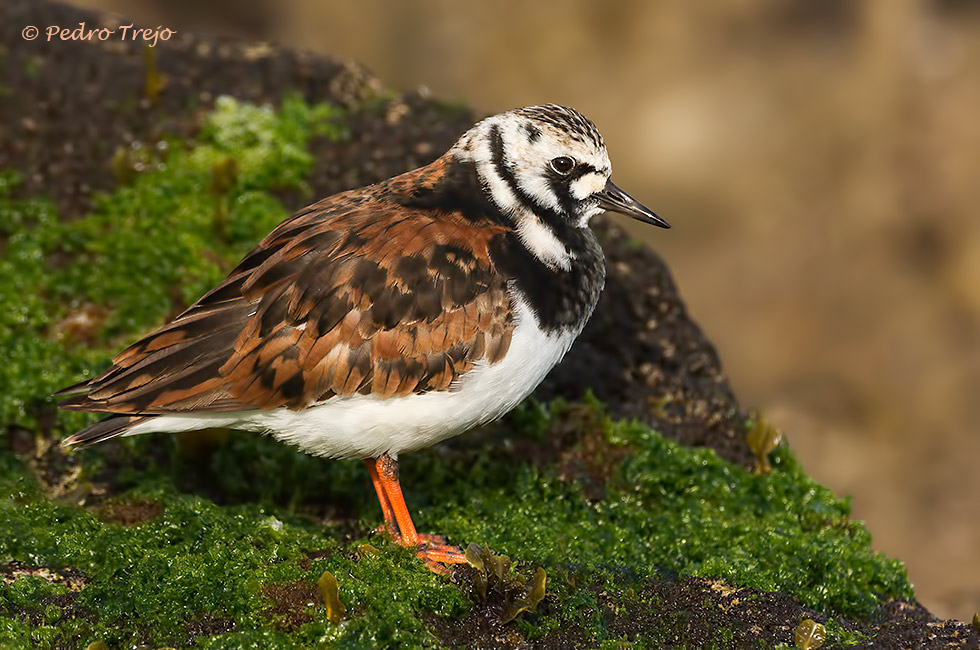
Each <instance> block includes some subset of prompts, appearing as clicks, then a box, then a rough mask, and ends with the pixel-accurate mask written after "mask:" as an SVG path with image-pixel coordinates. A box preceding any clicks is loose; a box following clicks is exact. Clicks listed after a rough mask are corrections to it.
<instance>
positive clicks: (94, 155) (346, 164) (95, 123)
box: [0, 0, 977, 648]
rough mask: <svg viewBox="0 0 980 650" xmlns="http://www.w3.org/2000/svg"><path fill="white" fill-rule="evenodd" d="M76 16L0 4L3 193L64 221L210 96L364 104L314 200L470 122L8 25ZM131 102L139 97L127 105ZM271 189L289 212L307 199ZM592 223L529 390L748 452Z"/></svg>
mask: <svg viewBox="0 0 980 650" xmlns="http://www.w3.org/2000/svg"><path fill="white" fill-rule="evenodd" d="M82 20H85V21H87V22H88V23H89V24H90V25H93V24H97V23H99V21H109V22H112V21H114V20H115V19H113V18H111V17H99V16H95V15H92V14H87V13H85V12H81V11H79V10H76V9H73V8H69V7H64V6H59V5H50V4H42V3H38V2H34V1H32V0H12V1H11V0H8V1H7V2H5V3H4V4H3V5H2V7H0V44H2V47H3V48H4V51H3V56H4V59H5V67H6V70H5V76H4V78H3V84H4V86H5V87H6V91H5V93H4V96H3V97H2V99H0V169H7V168H12V169H16V170H18V171H20V172H21V173H22V174H23V176H24V179H25V183H24V185H23V186H22V187H21V188H20V189H19V190H18V192H20V193H21V194H23V195H25V196H33V195H38V194H43V195H49V196H51V197H52V198H53V199H54V200H55V202H56V204H57V206H58V208H59V210H60V213H61V215H62V216H63V218H72V217H74V216H78V215H80V214H83V213H84V212H85V211H86V210H87V209H88V207H89V206H90V205H91V201H92V197H93V193H95V192H98V191H100V190H107V189H110V188H111V187H112V185H113V174H112V171H111V169H112V160H113V156H114V154H115V152H116V151H117V150H118V149H119V147H125V146H129V144H130V143H132V142H154V141H156V140H158V139H160V138H161V137H163V136H171V137H172V136H178V137H181V138H185V139H188V140H192V139H193V138H194V136H195V131H196V128H197V126H198V124H199V123H200V121H199V119H198V118H199V115H200V113H201V112H202V111H204V110H207V109H209V108H210V107H211V105H212V103H213V100H214V98H216V97H217V96H219V95H222V94H230V95H234V96H235V97H238V98H240V99H244V100H249V101H254V102H268V103H273V104H274V103H277V102H278V100H279V98H280V97H281V96H282V95H283V94H284V93H287V92H298V93H300V94H301V95H302V96H303V97H304V98H306V99H307V100H310V101H330V102H334V103H337V104H340V105H343V106H355V105H356V106H365V105H369V106H372V107H373V109H372V110H362V111H358V112H357V113H355V114H354V115H353V117H352V120H351V123H350V129H351V132H352V137H351V138H350V140H349V141H347V142H345V143H342V144H340V145H337V144H335V143H329V142H326V141H323V142H319V143H314V147H313V149H314V153H315V155H316V157H317V167H316V170H315V172H314V174H313V175H312V177H311V178H310V179H309V182H310V185H311V186H312V188H313V192H314V194H315V195H316V196H318V197H319V196H325V195H328V194H331V193H334V192H337V191H340V190H343V189H347V188H349V187H354V186H357V185H362V184H367V183H371V182H374V181H377V180H381V179H384V178H387V177H389V176H391V175H393V174H395V173H398V172H401V171H404V170H406V169H410V168H412V167H415V166H418V165H420V164H424V163H426V162H428V161H429V160H431V159H433V158H435V157H436V156H438V155H440V154H441V153H442V152H443V151H444V150H445V149H446V148H447V147H448V146H449V145H450V144H451V143H452V142H453V141H454V140H455V138H456V137H458V135H459V134H460V133H462V131H463V130H465V129H466V128H468V126H469V125H471V124H472V122H473V120H474V115H473V114H472V113H470V112H469V111H467V110H465V109H460V108H454V107H447V106H445V105H441V104H439V103H437V102H435V101H432V100H430V99H427V98H424V97H421V96H415V95H413V96H394V95H392V94H390V93H386V92H385V91H383V89H382V86H381V84H380V83H379V82H378V81H377V80H376V79H374V78H373V77H372V76H371V75H370V73H368V72H367V71H366V70H364V69H363V68H362V67H360V66H359V65H357V64H354V63H351V62H346V61H341V60H337V59H330V58H325V57H320V56H314V55H310V54H304V53H299V52H294V51H291V50H288V49H281V48H271V47H267V46H255V45H249V44H242V43H235V42H228V41H216V40H210V39H199V38H197V37H195V36H192V35H190V34H186V33H181V34H179V35H177V36H175V37H174V38H173V39H172V40H170V41H169V42H166V43H160V44H158V45H157V47H156V48H154V50H153V51H152V56H153V57H154V58H155V63H154V64H153V65H155V66H156V68H157V69H158V71H159V74H160V76H161V77H162V79H163V82H164V85H163V87H162V90H160V91H159V92H154V91H152V90H151V91H149V92H148V91H147V89H146V84H147V56H148V55H147V52H148V50H147V49H146V48H144V47H143V46H142V44H139V43H136V44H134V43H132V42H129V43H120V42H119V41H118V40H116V41H108V42H105V43H99V42H92V43H84V44H78V43H72V44H71V45H72V46H71V47H64V46H59V45H64V44H54V43H46V42H44V39H43V36H42V38H39V39H38V40H36V41H33V42H27V41H24V40H23V39H22V37H21V33H20V32H21V29H23V27H24V26H25V25H38V26H42V25H49V24H62V25H74V24H77V23H78V22H79V21H82ZM79 53H81V54H82V55H81V56H79ZM33 66H43V67H44V70H45V75H44V81H43V83H41V82H39V81H38V80H37V78H36V77H35V76H32V74H31V72H30V71H31V69H32V67H33ZM134 97H142V98H143V99H142V100H141V101H138V102H134V100H133V99H132V98H134ZM283 200H284V201H285V202H286V203H287V205H289V207H294V208H299V207H301V206H302V204H303V203H304V202H305V201H306V198H305V197H301V196H284V197H283ZM598 230H599V232H600V234H601V239H602V241H603V245H604V248H605V250H606V253H607V258H608V265H609V279H608V283H607V287H606V290H605V292H604V294H603V297H602V300H601V301H600V304H599V307H598V308H597V310H596V313H595V316H594V317H593V320H592V322H591V323H590V324H589V326H588V328H587V329H586V331H585V332H584V333H583V335H582V337H581V338H580V340H579V341H578V342H577V343H576V345H575V347H574V348H573V350H572V352H571V353H570V354H569V355H568V357H567V358H566V360H565V362H564V363H563V364H562V365H561V366H560V367H559V368H558V369H556V370H555V371H554V372H553V373H552V374H551V376H550V377H549V378H548V380H547V381H546V383H545V384H544V385H543V386H542V387H541V389H540V390H539V395H540V396H541V397H544V398H550V397H554V396H563V397H566V398H568V399H577V398H579V397H580V396H581V395H582V394H583V393H584V392H585V391H586V390H587V389H591V390H592V391H594V392H595V394H596V395H597V397H598V398H599V399H600V400H601V401H603V402H604V403H605V404H606V405H607V407H608V408H609V410H610V412H611V413H612V414H614V415H616V416H619V417H636V418H640V419H642V420H644V421H646V422H648V423H649V424H650V425H651V426H653V427H654V428H655V429H657V430H658V431H660V432H661V433H663V434H664V435H666V436H668V437H671V438H673V439H675V440H677V441H679V442H681V443H684V444H687V445H699V446H706V447H710V448H713V449H715V450H716V451H717V452H718V453H719V454H720V455H721V456H722V457H724V458H726V459H729V460H731V461H734V462H738V463H742V464H748V463H749V462H750V461H751V458H752V455H751V453H750V452H749V451H748V449H747V447H746V445H745V443H744V424H745V419H746V418H745V414H744V413H743V412H742V411H741V409H740V407H739V405H738V403H737V402H736V400H735V397H734V395H733V392H732V390H731V388H730V387H729V385H728V383H727V380H726V379H725V377H724V374H723V372H722V370H721V365H720V362H719V359H718V356H717V354H716V352H715V350H714V348H713V347H712V345H711V344H710V342H709V341H707V340H706V339H705V337H704V336H703V334H702V333H701V331H700V330H699V328H698V327H697V325H696V324H694V323H693V322H692V321H691V320H690V318H689V317H688V315H687V313H686V311H685V308H684V305H683V302H682V301H681V299H680V297H679V295H678V294H677V289H676V287H675V285H674V283H673V281H672V280H671V278H670V274H669V272H668V270H667V269H666V267H665V266H664V264H663V262H662V261H661V260H660V259H659V258H658V257H657V256H656V255H655V254H654V253H652V252H651V251H649V250H647V249H644V248H641V247H638V246H636V245H633V244H632V243H631V242H630V241H628V239H627V238H626V237H625V236H624V235H623V234H622V233H621V232H619V231H618V229H616V228H615V227H614V226H613V225H611V224H609V223H607V222H602V223H600V224H598ZM702 582H703V581H702ZM650 589H651V593H656V595H657V596H658V597H659V598H661V599H663V600H664V601H665V602H667V603H670V604H671V605H670V606H671V607H672V606H673V605H674V604H676V606H677V607H678V608H680V609H682V610H683V611H684V612H685V616H686V617H687V620H688V623H689V624H690V625H691V626H693V627H692V628H691V629H693V630H695V631H696V629H698V626H706V627H708V628H710V627H717V626H718V625H722V624H729V625H731V624H733V622H734V623H737V624H739V625H746V628H745V629H746V630H757V633H752V634H749V633H748V632H746V634H747V636H746V637H745V638H744V639H741V638H740V639H738V640H737V644H738V646H739V647H741V645H742V644H748V643H754V642H756V641H759V640H763V641H764V640H765V639H768V638H771V636H770V635H769V634H767V633H766V630H769V629H770V628H772V627H774V626H778V621H779V620H783V621H786V620H798V619H799V618H800V616H803V615H812V613H810V612H808V611H807V610H805V609H804V608H802V607H800V606H799V605H798V604H796V603H795V601H793V600H792V599H790V598H788V597H781V596H779V595H772V594H766V595H765V597H766V598H768V599H771V600H772V602H771V603H770V602H769V601H765V603H763V604H762V605H758V604H757V606H756V608H755V609H754V610H753V609H752V608H748V609H745V608H743V610H738V611H734V610H733V611H731V612H728V613H726V614H725V615H724V616H723V615H722V614H720V612H721V610H718V609H713V610H711V612H708V611H707V610H704V611H701V609H702V604H703V601H704V599H705V598H706V594H710V593H711V589H710V585H708V584H707V583H705V584H701V583H700V582H698V581H678V582H676V583H674V582H664V583H657V584H652V585H651V586H650ZM718 598H721V596H718ZM668 610H669V611H666V610H665V611H655V610H644V611H628V612H625V613H620V614H619V615H618V616H619V618H617V621H620V620H621V624H622V626H623V629H624V633H628V632H629V631H630V630H633V629H638V626H640V627H642V625H643V621H644V620H646V618H663V617H671V616H673V615H674V613H675V612H674V611H673V610H670V607H668ZM882 616H883V618H882V620H880V621H879V622H878V623H877V624H876V626H875V627H874V628H869V629H868V630H867V631H868V632H871V633H874V634H876V636H875V640H874V642H872V643H869V644H867V645H866V646H864V647H880V648H891V647H917V648H948V647H977V646H976V639H977V637H976V633H974V632H972V631H971V629H970V628H969V626H967V625H965V624H960V623H957V622H952V621H946V622H942V621H938V620H936V619H935V618H934V617H932V616H931V615H929V613H928V612H926V611H925V610H924V609H923V608H921V606H918V605H917V604H915V603H911V604H908V603H895V604H892V605H890V606H888V607H886V608H885V610H884V611H883V614H882ZM711 617H715V618H717V619H718V620H715V618H711ZM719 617H720V618H719ZM753 625H754V626H756V627H752V626H753ZM444 633H445V634H444V637H443V641H444V642H446V643H456V642H459V643H461V644H463V645H465V644H468V643H473V642H474V636H473V635H474V634H475V635H478V636H479V635H482V636H483V637H484V638H485V639H486V640H487V642H488V643H490V644H493V645H499V646H500V647H508V646H507V643H506V641H500V642H499V643H498V641H499V640H500V639H506V635H503V636H500V634H499V633H500V630H493V629H486V630H484V629H472V630H462V629H455V628H453V627H452V626H447V627H446V628H445V630H444ZM494 635H497V636H494ZM558 636H560V637H561V638H560V639H557V638H556V639H555V640H554V641H555V643H549V642H550V641H551V640H548V639H546V640H543V645H549V644H550V645H551V646H553V647H568V646H567V645H564V644H567V643H573V642H574V636H575V634H574V630H568V631H563V632H562V634H559V635H558ZM691 638H697V635H696V634H695V636H694V637H691ZM491 639H492V640H491ZM970 643H972V644H973V645H972V646H970V645H968V644H970Z"/></svg>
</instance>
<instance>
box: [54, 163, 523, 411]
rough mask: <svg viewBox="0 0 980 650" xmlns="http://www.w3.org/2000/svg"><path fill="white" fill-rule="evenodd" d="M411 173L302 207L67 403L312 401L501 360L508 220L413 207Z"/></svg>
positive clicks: (432, 384)
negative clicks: (406, 200)
mask: <svg viewBox="0 0 980 650" xmlns="http://www.w3.org/2000/svg"><path fill="white" fill-rule="evenodd" d="M437 163H438V161H437ZM434 164H436V163H434ZM423 171H424V168H423V170H417V171H416V172H410V173H409V174H408V175H406V176H410V175H411V174H420V172H423ZM396 181H397V182H396ZM410 181H411V178H408V179H407V180H406V179H405V178H401V179H393V181H389V183H388V184H382V185H379V186H374V187H373V188H368V189H366V190H357V191H353V192H349V193H345V194H341V195H337V196H334V197H331V198H329V199H325V200H324V201H321V202H319V203H316V204H313V205H312V206H310V207H308V208H305V209H304V210H301V211H300V212H297V213H296V214H295V215H293V216H292V217H291V218H290V219H288V220H287V221H285V222H283V223H282V224H280V225H279V226H278V227H277V228H276V229H275V230H273V231H272V233H270V234H269V236H267V237H266V238H265V239H264V240H263V241H262V242H261V243H260V244H259V245H258V246H257V247H256V248H255V249H253V250H252V251H251V252H250V253H249V254H248V255H246V257H245V258H244V259H243V260H242V262H241V263H240V264H239V265H238V266H237V267H236V268H235V269H234V270H233V271H232V272H231V273H230V274H229V275H228V277H227V278H226V279H225V280H224V282H222V283H221V284H220V285H218V286H217V287H215V288H214V289H213V290H212V291H210V292H208V293H207V294H206V295H205V296H204V297H202V298H201V299H200V300H199V301H198V302H196V303H195V304H194V305H192V306H191V307H190V308H189V309H187V310H186V311H185V312H184V313H183V314H181V315H180V316H178V317H177V318H176V319H175V320H174V321H172V322H171V323H169V324H167V325H166V326H164V327H162V328H160V329H159V330H157V331H156V332H154V333H152V334H150V335H148V336H146V337H145V338H143V339H141V340H140V341H137V342H136V343H134V344H133V345H131V346H130V347H128V348H127V349H125V350H124V351H123V352H121V353H120V354H119V355H118V356H116V358H115V359H114V360H113V365H112V366H111V367H110V368H108V369H107V370H106V371H105V372H103V373H102V374H101V375H99V376H97V377H95V378H94V379H92V380H90V381H88V382H82V383H80V384H76V385H75V386H73V387H71V388H70V389H65V391H63V392H62V393H61V394H62V395H72V396H71V397H68V399H67V400H65V401H64V402H63V403H62V406H63V407H64V408H68V409H75V410H86V411H101V412H107V413H119V414H130V415H153V414H163V413H173V412H187V411H232V410H251V409H271V408H278V407H288V408H291V409H302V408H306V407H308V406H310V405H311V404H314V403H316V402H319V401H322V400H325V399H329V398H330V397H333V396H338V395H339V396H350V395H354V394H368V395H373V396H376V397H378V398H380V399H390V398H392V397H397V396H402V395H408V394H411V393H413V392H426V391H441V390H448V389H449V388H450V386H451V385H452V383H453V381H454V380H455V379H457V378H458V377H460V376H461V375H463V374H465V373H466V372H468V371H469V370H470V369H472V368H473V367H474V366H475V364H477V363H480V362H484V363H488V364H492V363H497V362H499V361H500V360H501V359H502V358H503V356H504V354H505V353H506V351H507V349H508V347H509V345H510V337H511V332H512V330H513V325H514V323H513V314H512V306H511V304H510V297H509V293H508V291H507V285H506V281H505V279H504V278H503V277H502V276H501V275H500V274H499V273H497V272H496V270H495V268H494V266H493V264H492V262H491V260H490V257H489V252H488V251H489V244H490V241H491V239H492V238H493V237H495V236H498V235H502V234H503V231H504V227H503V226H499V225H496V224H493V223H490V222H482V221H479V220H474V219H472V218H468V217H467V216H466V215H463V214H460V213H458V212H450V211H439V212H436V211H433V210H429V209H418V208H407V207H405V206H404V205H400V204H399V203H398V202H397V201H396V200H395V199H394V198H393V197H392V190H391V187H405V188H410V187H411V186H412V184H411V182H410ZM395 198H397V197H395Z"/></svg>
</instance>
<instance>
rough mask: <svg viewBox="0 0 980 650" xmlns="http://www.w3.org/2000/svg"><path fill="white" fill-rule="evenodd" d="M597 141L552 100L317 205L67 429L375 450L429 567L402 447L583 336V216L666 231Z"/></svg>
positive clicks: (495, 407) (587, 237) (436, 433)
mask: <svg viewBox="0 0 980 650" xmlns="http://www.w3.org/2000/svg"><path fill="white" fill-rule="evenodd" d="M610 172H611V166H610V163H609V156H608V154H607V153H606V147H605V144H604V143H603V140H602V136H601V135H600V134H599V132H598V130H596V127H595V125H594V124H592V122H591V121H589V120H588V119H587V118H586V117H585V116H583V115H582V114H581V113H579V112H578V111H576V110H574V109H571V108H567V107H564V106H557V105H545V106H533V107H529V108H520V109H516V110H512V111H509V112H506V113H501V114H500V115H495V116H493V117H489V118H487V119H485V120H483V121H481V122H479V123H478V124H476V125H475V126H474V127H472V128H471V129H470V130H469V131H467V132H466V133H465V134H463V136H462V137H461V138H460V139H459V140H458V141H457V142H456V144H454V145H453V147H452V148H451V149H450V150H449V151H448V152H447V153H446V154H444V155H443V156H442V157H440V158H439V159H438V160H436V161H435V162H433V163H431V164H429V165H426V166H425V167H422V168H420V169H416V170H414V171H410V172H406V173H404V174H402V175H400V176H396V177H394V178H392V179H390V180H387V181H384V182H382V183H378V184H377V185H371V186H369V187H363V188H359V189H354V190H350V191H347V192H342V193H340V194H336V195H334V196H331V197H328V198H326V199H323V200H321V201H319V202H317V203H314V204H313V205H310V206H308V207H306V208H304V209H302V210H300V211H299V212H297V213H296V214H294V215H293V216H291V217H289V218H288V219H287V220H286V221H284V222H283V223H281V224H280V225H279V226H278V227H276V229H275V230H273V231H272V232H271V233H270V234H269V235H268V236H267V237H266V238H265V239H263V240H262V241H261V242H260V243H259V244H258V246H256V247H255V248H254V249H252V250H251V251H250V252H249V253H248V254H247V255H246V256H245V258H244V259H243V260H242V262H241V263H240V264H239V265H238V266H237V267H235V269H234V270H233V271H232V272H231V273H230V274H229V275H228V277H227V278H226V279H225V280H224V281H223V282H222V283H221V284H219V285H218V286H217V287H215V288H214V289H213V290H211V291H209V292H208V293H207V294H206V295H205V296H204V297H203V298H201V299H200V300H198V301H197V302H196V303H194V304H193V305H191V306H190V307H189V308H188V309H187V310H186V311H185V312H183V313H182V314H181V315H179V316H178V317H177V318H175V319H174V320H173V321H172V322H171V323H168V324H167V325H165V326H163V327H162V328H160V329H159V330H157V331H155V332H153V333H152V334H150V335H148V336H146V337H144V338H143V339H141V340H139V341H137V342H136V343H134V344H133V345H131V346H130V347H128V348H127V349H125V350H123V351H122V352H121V353H120V354H119V355H118V356H116V358H115V359H113V362H112V366H111V367H110V368H109V369H108V370H106V371H105V372H103V373H102V374H100V375H98V376H97V377H95V378H93V379H89V380H87V381H83V382H81V383H79V384H76V385H75V386H71V387H69V388H66V389H65V390H63V391H61V392H60V393H58V395H59V396H67V399H65V400H64V401H63V402H62V403H61V407H62V408H66V409H73V410H79V411H95V412H101V413H109V414H111V415H110V416H109V417H107V418H105V419H103V420H101V421H100V422H97V423H95V424H93V425H91V426H90V427H88V428H86V429H83V430H82V431H79V432H78V433H76V434H74V435H72V436H70V437H69V438H67V439H66V440H65V441H64V444H65V445H82V444H92V443H96V442H101V441H103V440H107V439H109V438H113V437H115V436H119V435H126V436H129V435H136V434H143V433H161V432H182V431H190V430H195V429H204V428H211V427H229V428H234V429H241V430H246V431H252V432H257V433H263V434H269V435H271V436H273V437H274V438H276V439H277V440H281V441H282V442H286V443H289V444H293V445H296V446H297V447H299V448H300V449H302V450H303V451H305V452H307V453H310V454H314V455H317V456H326V457H330V458H361V459H365V462H366V464H367V469H368V472H369V473H370V476H371V481H372V482H373V484H374V489H375V490H376V491H377V495H378V501H379V502H380V504H381V511H382V514H383V516H384V521H385V525H386V528H387V530H388V532H389V533H390V534H391V536H392V537H393V538H394V539H395V540H396V541H397V542H398V543H399V544H402V545H403V546H406V547H410V548H413V549H416V550H417V552H418V555H419V557H420V558H421V559H422V560H423V561H424V562H425V563H426V564H427V565H428V566H429V567H430V568H431V569H433V570H435V571H440V572H445V571H446V570H447V569H446V567H445V566H444V563H456V562H464V561H465V560H464V557H463V554H462V552H461V551H460V550H459V548H458V547H454V546H449V545H447V544H446V543H445V538H442V537H441V536H437V535H420V534H419V533H417V532H416V529H415V525H414V524H413V523H412V518H411V516H410V514H409V510H408V507H407V506H406V504H405V499H404V497H403V496H402V490H401V486H400V484H399V481H398V461H397V459H398V457H399V454H401V453H403V452H410V451H415V450H416V449H421V448H423V447H428V446H429V445H433V444H435V443H437V442H439V441H441V440H445V439H446V438H449V437H451V436H455V435H458V434H460V433H463V432H464V431H466V430H468V429H471V428H473V427H475V426H478V425H481V424H484V423H487V422H490V421H491V420H494V419H496V418H499V417H500V416H502V415H503V414H505V413H507V412H508V411H510V410H511V409H512V408H514V406H516V405H517V403H518V402H520V401H521V400H523V399H524V398H525V397H527V396H528V394H530V393H531V391H533V390H534V388H535V387H536V386H537V385H538V384H539V383H540V382H541V380H542V379H543V378H544V377H545V375H546V374H547V373H548V372H549V371H550V370H551V368H552V367H553V366H554V365H555V364H557V363H558V362H559V361H560V360H561V359H562V357H563V356H564V354H565V353H566V352H567V351H568V349H569V347H571V345H572V342H573V341H574V340H575V338H576V337H577V336H578V334H579V333H580V332H581V331H582V328H583V327H584V326H585V323H586V321H587V320H588V319H589V316H590V315H591V314H592V310H593V308H594V307H595V305H596V301H597V300H598V298H599V292H600V291H601V290H602V286H603V282H604V278H605V266H604V263H603V257H602V251H601V249H600V248H599V244H598V242H597V241H596V239H595V236H594V235H593V234H592V231H591V230H589V219H590V218H591V217H593V216H595V215H597V214H599V213H600V212H602V211H604V210H611V211H615V212H620V213H623V214H626V215H629V216H631V217H634V218H636V219H639V220H640V221H644V222H646V223H650V224H654V225H656V226H661V227H664V228H667V227H669V226H668V224H667V222H666V221H664V220H663V219H661V218H660V217H658V216H657V215H656V214H654V213H653V212H651V211H650V210H649V209H648V208H646V207H644V206H643V205H641V204H640V203H638V202H637V201H636V200H634V199H633V198H631V197H630V196H629V195H628V194H626V193H625V192H623V191H622V190H621V189H619V188H618V187H616V185H614V184H613V183H612V181H610V180H609V176H610Z"/></svg>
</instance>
